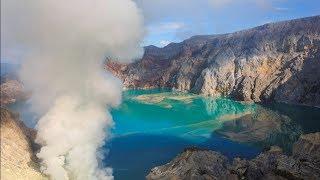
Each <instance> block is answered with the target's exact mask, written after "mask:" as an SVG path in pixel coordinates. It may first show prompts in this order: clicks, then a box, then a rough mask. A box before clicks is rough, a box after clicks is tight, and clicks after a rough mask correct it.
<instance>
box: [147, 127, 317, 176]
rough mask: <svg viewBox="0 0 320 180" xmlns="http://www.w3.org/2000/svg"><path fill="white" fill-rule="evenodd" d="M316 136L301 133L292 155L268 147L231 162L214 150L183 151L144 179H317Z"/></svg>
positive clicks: (273, 147)
mask: <svg viewBox="0 0 320 180" xmlns="http://www.w3.org/2000/svg"><path fill="white" fill-rule="evenodd" d="M319 135H320V133H314V134H308V135H302V136H301V137H300V139H299V140H298V141H297V142H296V143H295V145H294V147H293V149H294V150H293V155H292V156H287V155H285V154H284V153H283V152H282V149H281V148H279V147H277V146H272V147H271V148H270V149H269V150H268V151H266V152H263V153H261V154H260V155H258V156H257V157H256V158H254V159H252V160H246V159H240V158H235V159H233V161H232V162H231V163H230V162H229V161H228V160H227V159H226V157H224V156H223V155H221V154H220V153H217V152H214V151H209V150H187V151H185V152H183V153H182V154H180V155H178V156H177V157H176V158H175V159H174V160H172V161H171V162H169V163H168V164H165V165H163V166H159V167H155V168H153V169H152V170H151V172H150V173H149V175H148V176H147V179H149V180H156V179H157V180H159V179H175V180H180V179H181V180H182V179H226V180H233V179H248V180H256V179H268V180H286V179H306V180H309V179H314V180H316V179H320V165H319V159H318V158H319V152H320V151H319V143H320V138H319V137H320V136H319Z"/></svg>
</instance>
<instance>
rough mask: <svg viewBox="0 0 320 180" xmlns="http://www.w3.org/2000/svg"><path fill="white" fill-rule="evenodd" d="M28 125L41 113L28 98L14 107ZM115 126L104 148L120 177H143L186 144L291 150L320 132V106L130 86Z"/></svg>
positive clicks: (239, 153) (230, 152) (250, 151)
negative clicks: (30, 107) (265, 102)
mask: <svg viewBox="0 0 320 180" xmlns="http://www.w3.org/2000/svg"><path fill="white" fill-rule="evenodd" d="M10 108H11V109H13V110H15V111H18V112H19V113H20V114H21V117H22V119H24V120H25V122H26V123H27V125H28V126H29V127H33V126H34V125H35V123H36V121H35V120H36V119H37V117H36V116H33V115H32V114H30V112H29V111H28V105H27V104H26V103H16V104H13V105H11V106H10ZM111 113H112V116H113V119H114V121H115V127H114V128H113V129H112V138H111V140H108V141H106V145H105V146H104V147H103V149H102V151H103V152H104V153H105V158H104V160H103V163H104V165H105V166H109V167H112V168H113V171H114V173H113V174H114V176H115V179H116V180H141V179H144V178H145V176H146V175H147V173H148V172H149V171H150V169H151V168H152V167H155V166H158V165H162V164H165V163H167V162H169V161H170V160H171V159H172V158H174V157H175V156H176V155H177V154H178V153H180V152H182V151H183V149H185V148H187V147H193V146H196V147H199V148H205V149H211V150H215V151H219V152H221V153H222V154H224V155H226V156H227V157H229V158H234V157H242V158H253V157H254V156H256V155H257V154H259V153H260V152H261V151H262V150H263V149H265V148H267V147H269V146H271V145H278V146H280V147H282V148H283V149H284V150H285V151H286V152H287V153H290V149H291V146H292V144H293V142H295V141H296V140H297V139H298V137H299V136H300V135H301V134H304V133H311V132H316V131H320V109H319V108H313V107H304V106H293V105H286V104H275V103H273V104H268V105H263V106H262V105H259V104H254V103H241V102H237V101H233V100H231V99H228V98H209V97H203V96H199V95H195V94H190V93H178V92H173V91H168V90H128V91H125V92H124V97H123V102H122V104H121V106H120V107H118V108H116V109H113V110H112V112H111Z"/></svg>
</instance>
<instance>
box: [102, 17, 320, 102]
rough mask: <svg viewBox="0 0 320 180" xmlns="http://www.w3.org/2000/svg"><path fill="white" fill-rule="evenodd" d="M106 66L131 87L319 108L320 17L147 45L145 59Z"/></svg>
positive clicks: (109, 63)
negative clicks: (165, 89) (160, 46)
mask: <svg viewBox="0 0 320 180" xmlns="http://www.w3.org/2000/svg"><path fill="white" fill-rule="evenodd" d="M106 67H107V69H108V70H110V71H111V72H113V73H114V74H115V75H116V76H118V77H119V78H120V79H122V80H123V81H124V85H125V86H126V87H128V88H157V87H169V88H173V89H177V90H180V91H192V92H195V93H201V94H205V95H210V96H220V95H223V96H231V97H233V98H235V99H236V100H241V101H255V102H260V101H278V102H286V103H293V104H305V105H311V106H320V71H319V69H320V16H314V17H308V18H303V19H297V20H291V21H284V22H278V23H270V24H266V25H263V26H259V27H256V28H252V29H248V30H244V31H239V32H235V33H231V34H222V35H208V36H194V37H192V38H190V39H187V40H185V41H183V42H181V43H171V44H169V45H168V46H166V47H164V48H157V47H155V46H148V47H146V48H145V54H144V56H143V58H142V59H141V60H139V61H137V62H134V63H132V64H117V63H114V62H111V61H109V62H108V63H107V65H106Z"/></svg>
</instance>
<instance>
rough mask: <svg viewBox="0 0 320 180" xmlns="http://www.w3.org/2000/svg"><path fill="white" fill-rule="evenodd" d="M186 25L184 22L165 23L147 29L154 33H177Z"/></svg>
mask: <svg viewBox="0 0 320 180" xmlns="http://www.w3.org/2000/svg"><path fill="white" fill-rule="evenodd" d="M185 26H186V25H185V24H184V23H183V22H165V23H158V24H153V25H150V26H148V27H147V30H148V31H149V32H152V33H166V32H175V31H178V30H179V29H182V28H184V27H185Z"/></svg>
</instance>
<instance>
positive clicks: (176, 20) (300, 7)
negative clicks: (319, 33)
mask: <svg viewBox="0 0 320 180" xmlns="http://www.w3.org/2000/svg"><path fill="white" fill-rule="evenodd" d="M135 1H136V2H137V4H138V6H139V7H140V8H141V10H142V13H143V15H144V17H145V25H146V29H147V34H146V37H145V39H144V42H143V45H156V46H164V45H166V44H168V43H170V42H180V41H182V40H184V39H186V38H189V37H190V36H192V35H199V34H221V33H229V32H234V31H238V30H242V29H246V28H250V27H255V26H259V25H262V24H265V23H268V22H276V21H281V20H289V19H295V18H301V17H307V16H314V15H320V0H135Z"/></svg>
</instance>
